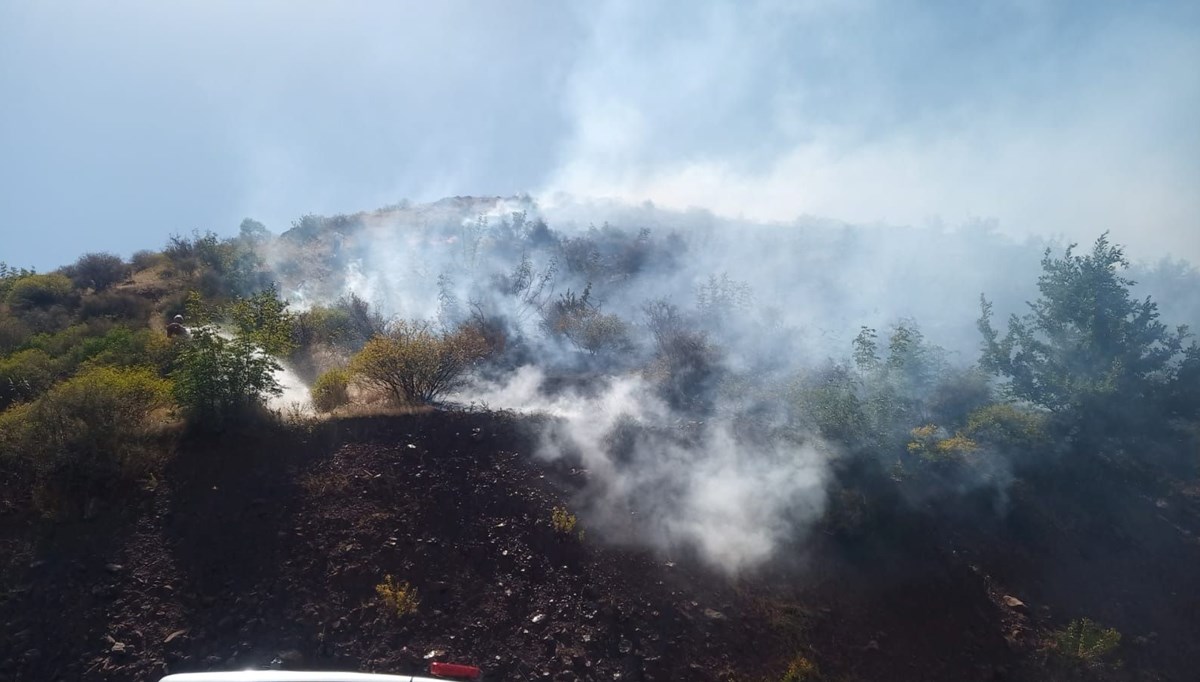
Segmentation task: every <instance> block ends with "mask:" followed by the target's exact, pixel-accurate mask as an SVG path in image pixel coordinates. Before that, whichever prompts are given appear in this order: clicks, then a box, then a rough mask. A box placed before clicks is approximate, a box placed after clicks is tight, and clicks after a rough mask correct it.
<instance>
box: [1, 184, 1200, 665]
mask: <svg viewBox="0 0 1200 682" xmlns="http://www.w3.org/2000/svg"><path fill="white" fill-rule="evenodd" d="M591 208H595V207H588V206H583V207H574V208H571V209H570V211H577V212H582V214H583V215H586V214H587V211H588V210H590V209H591ZM556 211H558V212H557V213H556V212H555V211H546V210H543V209H541V208H540V207H538V206H537V205H536V204H534V203H532V202H530V201H529V200H528V199H523V198H514V199H507V200H505V199H497V198H489V199H474V198H464V197H458V198H453V199H447V200H443V201H440V202H435V203H433V204H426V205H416V206H414V205H400V206H395V207H389V208H387V209H381V210H379V211H374V212H366V213H360V214H356V215H353V216H332V217H321V216H304V217H303V218H301V219H299V220H297V221H296V223H295V224H294V225H293V227H292V229H291V230H289V231H287V232H285V233H283V234H281V235H278V236H276V235H273V234H271V233H270V232H269V231H268V230H267V229H266V228H265V226H263V225H261V224H259V223H257V222H255V221H253V220H250V219H247V220H246V221H244V222H243V223H242V225H241V229H240V232H239V235H238V236H237V237H232V238H228V239H223V238H221V237H219V236H218V235H216V234H213V233H204V234H201V233H194V234H192V235H191V236H180V235H176V236H173V237H171V238H170V239H169V241H168V243H167V245H166V247H165V248H164V249H162V250H161V251H144V252H139V253H137V254H134V256H133V257H132V258H130V259H128V260H127V259H124V258H122V257H119V256H116V255H113V254H104V253H98V254H85V255H84V256H82V257H80V258H79V260H77V261H76V262H75V263H73V264H71V265H68V266H65V267H63V268H61V269H59V270H57V271H55V272H52V273H34V272H30V271H28V270H21V269H14V268H10V267H7V266H2V267H0V624H3V628H4V630H3V632H4V635H5V636H4V637H0V679H16V680H26V679H29V680H40V679H86V680H101V679H103V680H154V679H155V678H156V676H159V675H161V674H163V673H165V672H181V671H194V670H225V669H236V668H240V667H258V666H268V665H276V666H285V667H291V668H321V669H331V668H338V669H354V670H375V671H394V672H409V673H415V672H420V671H422V670H423V669H424V668H425V667H426V666H427V664H428V662H429V661H430V660H453V661H461V662H468V663H475V664H478V665H480V666H482V667H483V668H484V669H485V670H486V671H487V674H488V678H489V679H597V680H601V679H602V680H640V679H647V680H649V679H657V680H663V679H719V680H756V681H757V680H762V681H767V680H783V681H784V682H798V681H804V682H814V681H817V680H824V681H829V682H832V681H839V682H865V681H870V680H964V679H972V680H973V679H980V680H993V679H994V680H1073V679H1099V680H1109V681H1130V682H1133V681H1139V682H1151V681H1159V680H1184V679H1189V676H1190V675H1192V674H1193V672H1194V670H1195V664H1196V661H1197V660H1200V649H1198V645H1197V642H1198V641H1200V638H1198V637H1197V634H1200V602H1198V601H1197V599H1198V598H1200V574H1198V573H1197V572H1196V571H1195V570H1194V567H1195V566H1197V565H1200V563H1198V562H1200V540H1198V538H1200V483H1198V481H1200V476H1198V469H1200V458H1197V452H1198V450H1197V443H1198V442H1200V392H1198V391H1197V387H1198V386H1200V345H1197V344H1196V343H1195V341H1194V338H1193V337H1192V336H1191V334H1190V332H1189V331H1188V330H1187V329H1186V328H1185V327H1179V326H1176V325H1175V323H1176V322H1179V321H1181V319H1182V320H1183V321H1186V320H1187V319H1190V318H1191V316H1192V315H1194V314H1196V311H1197V310H1200V308H1197V306H1196V300H1197V299H1196V297H1195V295H1194V291H1193V290H1192V289H1191V288H1189V283H1190V282H1195V281H1200V273H1197V271H1196V270H1195V269H1194V268H1191V267H1190V266H1187V265H1186V264H1182V263H1176V264H1164V265H1162V266H1160V267H1159V268H1157V269H1155V270H1146V269H1145V268H1144V267H1142V266H1136V265H1134V264H1131V263H1130V262H1129V261H1128V260H1127V259H1126V258H1125V257H1124V252H1123V250H1122V247H1120V246H1119V245H1115V244H1112V243H1111V242H1109V240H1108V237H1107V235H1101V236H1099V237H1098V238H1097V240H1096V241H1095V243H1094V244H1093V245H1092V246H1091V247H1090V248H1088V249H1085V250H1078V249H1077V247H1075V246H1062V247H1055V248H1050V247H1047V248H1046V249H1045V250H1044V251H1042V252H1041V256H1040V258H1039V256H1038V251H1039V250H1040V247H1041V246H1042V245H1041V244H1028V243H1026V244H1016V243H1014V242H1012V241H1010V240H1007V239H1006V238H1004V237H1003V236H1001V235H997V234H994V233H975V232H970V231H966V232H963V233H958V234H954V235H948V236H946V237H945V238H944V239H940V240H939V241H937V242H935V246H936V248H934V249H929V248H926V247H923V246H920V244H919V243H920V240H921V239H924V238H928V237H930V236H931V234H930V233H921V232H919V231H904V230H900V231H897V232H895V233H885V232H879V231H874V230H873V229H868V228H858V227H853V226H845V225H807V224H796V225H793V226H789V227H787V228H786V229H783V228H782V227H781V226H769V225H758V226H750V225H745V224H739V223H736V222H728V221H720V220H717V219H715V218H714V217H713V216H710V215H700V214H672V213H666V212H659V211H657V210H655V209H653V208H652V207H646V206H643V207H633V208H630V207H623V208H622V207H616V208H613V207H611V206H610V207H599V208H596V211H597V212H596V213H595V215H596V218H597V219H601V218H602V219H603V220H602V221H600V225H599V226H596V225H595V224H594V223H590V224H588V226H587V227H584V226H583V224H582V222H581V221H580V220H579V219H578V218H572V217H571V215H570V211H567V210H566V209H563V208H562V207H558V208H557V209H556ZM609 219H611V220H613V221H614V222H608V221H609ZM743 228H745V229H743ZM918 246H920V248H918ZM897 249H908V250H907V251H903V250H901V251H897ZM989 258H992V259H993V260H995V261H996V262H995V263H993V264H991V265H989V264H988V263H987V261H988V259H989ZM947 262H949V263H952V264H951V265H947V266H944V267H943V266H942V265H941V264H942V263H947ZM1039 265H1040V267H1039ZM1168 266H1169V267H1168ZM1139 268H1141V269H1139ZM967 270H976V271H978V272H975V273H974V274H973V275H972V277H973V279H970V280H968V281H969V282H970V283H968V284H962V283H958V284H954V285H952V284H951V283H950V281H951V280H953V279H954V276H955V274H956V272H963V271H967ZM1141 274H1148V275H1151V276H1150V277H1149V281H1148V282H1146V283H1142V284H1138V283H1136V282H1135V281H1133V279H1132V276H1133V275H1138V276H1140V275H1141ZM1016 275H1020V276H1019V277H1018V276H1016ZM976 285H978V286H980V287H981V288H984V292H983V293H984V295H983V296H982V297H980V296H979V295H978V292H972V291H969V290H967V289H966V287H969V286H976ZM993 286H998V287H1000V289H999V292H998V296H997V297H996V298H992V291H993V289H992V287H993ZM1138 287H1143V288H1141V289H1139V288H1138ZM1147 290H1151V291H1154V292H1157V291H1165V292H1168V294H1167V295H1168V297H1169V301H1168V305H1166V306H1164V308H1163V310H1162V311H1160V309H1159V307H1158V305H1157V303H1156V301H1155V299H1154V296H1149V297H1147V296H1143V295H1142V293H1143V292H1144V291H1147ZM1172 292H1173V293H1172ZM1020 296H1026V297H1027V300H1028V301H1029V303H1028V305H1025V306H1024V310H1025V311H1026V312H1024V313H1023V314H1022V313H1021V312H1020V310H1019V309H1018V310H1013V309H1012V308H1013V306H1012V302H1013V300H1015V299H1016V298H1019V297H1020ZM1006 308H1007V309H1009V310H1007V312H1009V313H1011V314H1008V315H1006V314H1005V312H1006ZM964 310H970V311H972V312H970V313H969V314H968V313H966V312H964ZM1164 311H1167V312H1169V313H1170V315H1177V316H1178V317H1176V318H1174V319H1173V318H1171V317H1169V316H1168V314H1167V312H1164ZM916 313H920V314H921V316H920V317H919V318H916V317H913V316H912V315H915V314H916ZM872 325H875V326H872ZM968 332H969V334H968ZM943 343H945V344H946V345H942V344H943ZM389 600H390V602H389Z"/></svg>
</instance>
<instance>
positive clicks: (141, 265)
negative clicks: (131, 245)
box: [129, 250, 170, 272]
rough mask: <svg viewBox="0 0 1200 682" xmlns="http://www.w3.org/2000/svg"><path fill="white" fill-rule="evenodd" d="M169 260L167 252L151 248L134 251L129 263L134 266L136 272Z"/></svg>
mask: <svg viewBox="0 0 1200 682" xmlns="http://www.w3.org/2000/svg"><path fill="white" fill-rule="evenodd" d="M169 261H170V259H169V258H167V256H166V254H164V253H163V252H161V251H149V250H142V251H137V252H134V254H133V256H131V257H130V259H129V263H130V265H131V266H132V267H133V271H134V272H141V271H142V270H151V269H153V268H156V267H158V266H160V265H163V264H165V263H167V262H169Z"/></svg>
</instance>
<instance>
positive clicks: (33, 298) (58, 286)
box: [5, 274, 75, 310]
mask: <svg viewBox="0 0 1200 682" xmlns="http://www.w3.org/2000/svg"><path fill="white" fill-rule="evenodd" d="M74 289H75V288H74V286H73V285H72V284H71V280H70V278H68V277H67V276H65V275H58V274H52V275H28V276H26V277H22V278H20V279H18V280H17V281H16V282H14V283H13V284H12V286H11V288H10V289H9V290H8V295H7V296H6V297H5V303H7V304H8V305H9V307H10V308H12V309H14V310H28V309H30V308H45V307H48V306H52V305H55V304H62V303H66V302H67V301H69V300H70V299H71V297H72V296H73V295H74V293H75V291H74Z"/></svg>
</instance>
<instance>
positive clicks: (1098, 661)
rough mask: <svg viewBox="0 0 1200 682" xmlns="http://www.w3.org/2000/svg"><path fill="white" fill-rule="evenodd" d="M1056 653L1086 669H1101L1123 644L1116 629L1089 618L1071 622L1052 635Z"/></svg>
mask: <svg viewBox="0 0 1200 682" xmlns="http://www.w3.org/2000/svg"><path fill="white" fill-rule="evenodd" d="M1051 637H1052V640H1053V642H1054V649H1055V652H1056V653H1057V654H1058V655H1059V656H1061V657H1063V658H1064V659H1065V660H1067V661H1069V662H1071V663H1075V664H1079V665H1083V666H1086V667H1099V666H1101V665H1103V664H1104V662H1105V660H1106V659H1107V658H1108V657H1109V655H1110V654H1111V653H1112V652H1113V651H1114V650H1116V648H1117V646H1118V645H1119V644H1120V643H1121V633H1120V632H1117V629H1116V628H1107V629H1106V628H1104V627H1102V626H1101V625H1099V624H1098V623H1095V622H1093V621H1092V620H1090V619H1088V618H1080V619H1076V620H1073V621H1071V622H1070V624H1068V625H1067V626H1066V627H1065V628H1063V629H1061V630H1056V631H1054V632H1053V633H1051Z"/></svg>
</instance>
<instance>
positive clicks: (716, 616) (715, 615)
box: [704, 609, 725, 620]
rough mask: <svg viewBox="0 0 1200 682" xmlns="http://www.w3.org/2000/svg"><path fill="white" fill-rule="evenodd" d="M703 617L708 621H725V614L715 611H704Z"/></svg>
mask: <svg viewBox="0 0 1200 682" xmlns="http://www.w3.org/2000/svg"><path fill="white" fill-rule="evenodd" d="M704 615H705V616H706V617H707V618H709V619H710V620H725V614H723V613H721V612H720V611H717V610H716V609H704Z"/></svg>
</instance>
